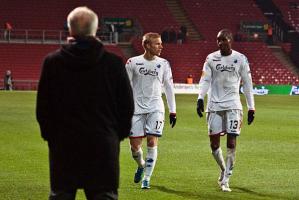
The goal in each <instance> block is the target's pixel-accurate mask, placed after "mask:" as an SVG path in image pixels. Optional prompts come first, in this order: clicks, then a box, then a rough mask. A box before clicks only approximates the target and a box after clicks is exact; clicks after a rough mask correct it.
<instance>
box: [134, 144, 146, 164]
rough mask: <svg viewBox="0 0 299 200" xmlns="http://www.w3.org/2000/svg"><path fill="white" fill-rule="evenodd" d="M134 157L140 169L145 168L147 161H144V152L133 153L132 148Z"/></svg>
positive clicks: (139, 150)
mask: <svg viewBox="0 0 299 200" xmlns="http://www.w3.org/2000/svg"><path fill="white" fill-rule="evenodd" d="M131 152H132V157H133V159H134V160H135V161H136V163H137V165H138V167H144V164H145V161H144V159H143V151H142V149H141V148H140V149H138V151H135V152H134V151H133V150H132V148H131Z"/></svg>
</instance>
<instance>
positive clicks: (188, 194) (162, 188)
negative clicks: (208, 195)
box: [152, 185, 202, 199]
mask: <svg viewBox="0 0 299 200" xmlns="http://www.w3.org/2000/svg"><path fill="white" fill-rule="evenodd" d="M152 189H157V190H160V191H161V192H165V193H169V194H174V195H177V196H181V197H184V198H188V199H200V198H201V197H202V196H200V195H199V194H197V193H194V192H186V191H178V190H173V189H169V188H167V187H165V186H159V185H152Z"/></svg>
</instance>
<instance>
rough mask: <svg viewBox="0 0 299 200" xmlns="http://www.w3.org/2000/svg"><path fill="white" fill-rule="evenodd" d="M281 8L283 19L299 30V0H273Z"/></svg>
mask: <svg viewBox="0 0 299 200" xmlns="http://www.w3.org/2000/svg"><path fill="white" fill-rule="evenodd" d="M273 2H274V3H275V5H276V6H277V7H278V8H279V9H280V11H281V12H282V15H283V19H284V21H285V22H286V23H288V24H289V25H290V26H292V27H293V28H294V29H295V30H296V31H297V32H299V0H273Z"/></svg>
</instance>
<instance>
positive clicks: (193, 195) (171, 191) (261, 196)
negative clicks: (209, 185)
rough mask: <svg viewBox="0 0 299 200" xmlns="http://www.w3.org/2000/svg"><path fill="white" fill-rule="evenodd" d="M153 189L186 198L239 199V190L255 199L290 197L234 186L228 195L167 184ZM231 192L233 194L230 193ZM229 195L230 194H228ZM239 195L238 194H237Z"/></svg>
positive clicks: (153, 186)
mask: <svg viewBox="0 0 299 200" xmlns="http://www.w3.org/2000/svg"><path fill="white" fill-rule="evenodd" d="M152 189H154V190H159V191H161V192H165V193H168V194H173V195H177V196H180V197H183V198H185V199H213V200H214V199H226V200H228V199H231V200H232V199H239V198H240V196H238V195H237V193H238V192H237V191H239V192H241V193H246V194H247V195H250V196H251V198H253V199H289V198H286V197H281V196H277V195H268V194H262V193H258V192H255V191H253V190H249V189H247V188H242V187H233V188H232V189H233V192H232V193H226V195H224V193H222V192H221V191H219V193H218V192H217V193H215V195H212V194H206V193H205V194H199V193H197V192H187V191H179V190H174V189H170V188H167V187H165V186H159V185H152ZM234 191H235V193H234ZM229 194H231V195H232V196H231V195H229ZM228 195H229V196H228ZM236 195H237V196H236Z"/></svg>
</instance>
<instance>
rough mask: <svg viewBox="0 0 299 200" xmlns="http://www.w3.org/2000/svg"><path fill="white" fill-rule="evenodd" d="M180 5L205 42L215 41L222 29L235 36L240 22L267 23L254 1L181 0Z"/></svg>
mask: <svg viewBox="0 0 299 200" xmlns="http://www.w3.org/2000/svg"><path fill="white" fill-rule="evenodd" d="M181 3H182V6H183V8H184V9H185V10H186V12H187V15H188V16H189V18H190V19H191V20H192V22H193V23H194V24H195V26H196V27H197V29H198V31H199V32H200V33H201V34H202V35H203V37H204V38H205V40H207V41H215V33H217V32H218V31H219V30H220V29H222V28H228V29H230V30H231V31H232V32H233V33H234V34H235V33H236V32H237V31H238V30H239V28H240V22H241V21H260V22H265V23H266V22H267V19H266V18H265V17H264V15H263V13H262V12H261V10H260V9H259V8H258V7H257V5H256V4H255V2H254V0H247V1H237V2H236V1H234V0H225V1H223V0H213V1H208V0H181ZM207 27H208V28H207Z"/></svg>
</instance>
